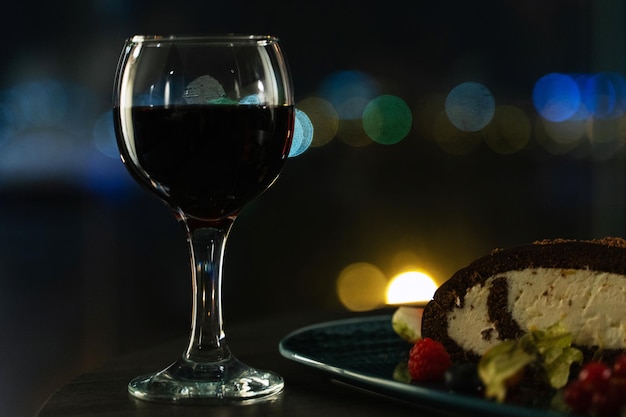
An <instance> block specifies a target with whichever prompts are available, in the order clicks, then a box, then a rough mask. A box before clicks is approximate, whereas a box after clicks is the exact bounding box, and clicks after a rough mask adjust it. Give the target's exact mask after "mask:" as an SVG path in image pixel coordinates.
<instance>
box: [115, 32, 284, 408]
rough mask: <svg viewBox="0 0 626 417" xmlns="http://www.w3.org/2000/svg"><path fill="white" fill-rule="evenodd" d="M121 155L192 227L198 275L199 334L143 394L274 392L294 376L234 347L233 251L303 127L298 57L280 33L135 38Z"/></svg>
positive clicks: (195, 316)
mask: <svg viewBox="0 0 626 417" xmlns="http://www.w3.org/2000/svg"><path fill="white" fill-rule="evenodd" d="M113 107H114V112H113V113H114V123H115V128H116V136H117V142H118V146H119V149H120V153H121V157H122V161H123V162H124V165H125V166H126V167H127V168H128V171H129V172H130V174H131V175H132V176H133V177H134V178H135V180H136V181H138V182H139V183H140V184H141V185H143V186H145V187H146V188H147V189H148V190H150V191H151V192H152V193H154V194H156V195H157V196H158V197H160V198H161V199H162V200H163V201H164V202H165V203H167V204H168V206H169V207H170V208H171V209H172V211H173V213H174V215H175V216H176V218H177V219H179V221H180V223H182V225H183V226H184V228H185V232H186V235H187V240H188V242H189V248H190V257H191V266H192V268H191V274H192V292H193V303H192V320H191V334H190V338H189V344H188V346H187V348H186V350H184V352H183V353H182V356H181V357H180V358H179V359H178V360H177V361H176V362H174V363H173V364H172V365H170V366H169V367H167V368H166V369H164V370H162V371H159V372H156V373H154V374H151V375H147V376H140V377H138V378H135V379H134V380H132V381H131V382H130V383H129V384H128V390H129V392H130V394H132V395H133V396H135V397H137V398H140V399H145V400H152V401H161V402H230V401H242V400H252V399H259V398H267V396H269V395H273V394H276V393H278V392H280V391H281V390H282V389H283V386H284V381H283V379H282V378H281V377H280V376H279V375H277V374H275V373H273V372H270V371H262V370H258V369H255V368H252V367H250V366H248V365H245V364H243V363H242V362H240V361H239V360H238V359H237V358H235V356H233V354H232V353H231V352H230V350H229V348H228V345H227V342H226V335H225V332H224V326H223V319H222V298H221V289H222V261H223V257H224V249H225V244H226V239H227V237H228V234H229V231H230V229H231V227H232V224H233V221H234V220H235V218H236V217H237V214H238V213H239V212H240V211H241V209H242V208H243V207H244V206H245V205H246V204H247V203H248V202H250V201H251V200H252V199H254V198H255V197H257V196H258V195H259V194H261V193H262V192H263V191H265V190H266V189H267V188H269V187H270V186H271V185H272V183H273V182H274V181H275V180H276V178H277V177H278V174H279V172H280V170H281V168H282V167H283V164H284V162H285V161H286V159H287V157H288V153H289V149H290V146H291V139H292V136H293V126H294V115H295V109H294V105H293V92H292V85H291V79H290V77H289V73H288V68H287V64H286V61H285V58H284V55H283V53H282V50H281V48H280V46H279V42H278V39H277V38H275V37H272V36H257V35H250V36H242V35H224V36H199V37H190V36H185V37H182V36H181V37H179V36H169V37H161V36H134V37H132V38H130V39H128V40H127V41H126V43H125V45H124V48H123V50H122V54H121V57H120V60H119V63H118V67H117V72H116V76H115V88H114V97H113Z"/></svg>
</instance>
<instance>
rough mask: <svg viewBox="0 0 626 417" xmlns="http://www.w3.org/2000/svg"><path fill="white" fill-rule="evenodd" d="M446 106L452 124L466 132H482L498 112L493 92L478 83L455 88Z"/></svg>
mask: <svg viewBox="0 0 626 417" xmlns="http://www.w3.org/2000/svg"><path fill="white" fill-rule="evenodd" d="M445 106H446V114H447V115H448V119H450V122H451V123H452V124H453V125H454V126H455V127H456V128H457V129H459V130H462V131H464V132H476V131H479V130H481V129H482V128H484V127H485V126H487V124H489V122H490V121H491V119H493V115H494V113H495V111H496V101H495V99H494V97H493V94H491V91H489V89H488V88H487V87H485V86H484V85H482V84H480V83H476V82H465V83H462V84H459V85H458V86H456V87H455V88H453V89H452V91H450V94H448V97H447V98H446V103H445Z"/></svg>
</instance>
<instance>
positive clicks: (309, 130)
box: [289, 109, 313, 158]
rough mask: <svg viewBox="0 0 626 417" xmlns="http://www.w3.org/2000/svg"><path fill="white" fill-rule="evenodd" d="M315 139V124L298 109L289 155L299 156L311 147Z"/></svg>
mask: <svg viewBox="0 0 626 417" xmlns="http://www.w3.org/2000/svg"><path fill="white" fill-rule="evenodd" d="M312 141H313V124H312V123H311V120H310V119H309V117H308V116H307V115H306V113H304V112H303V111H302V110H299V109H296V121H295V123H294V129H293V141H292V143H291V149H290V150H289V157H290V158H292V157H294V156H298V155H300V154H302V153H303V152H304V151H306V150H307V149H309V146H311V142H312Z"/></svg>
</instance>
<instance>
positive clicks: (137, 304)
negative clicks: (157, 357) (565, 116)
mask: <svg viewBox="0 0 626 417" xmlns="http://www.w3.org/2000/svg"><path fill="white" fill-rule="evenodd" d="M2 17H3V24H2V25H0V34H1V35H2V40H3V46H2V49H1V51H2V61H1V62H2V65H1V66H0V352H1V353H2V356H0V357H1V359H2V363H3V365H2V366H1V367H0V415H2V416H18V417H20V416H32V415H34V414H35V413H36V411H37V409H38V408H39V407H40V405H41V404H42V403H43V402H44V401H45V399H46V398H47V397H48V396H49V395H50V394H51V393H52V392H54V391H55V390H56V389H57V388H59V387H60V386H61V385H63V384H64V383H67V382H68V381H69V380H71V379H72V378H73V377H75V376H77V375H78V374H80V373H81V372H84V371H87V370H89V369H93V368H94V367H97V366H99V365H101V364H102V363H104V361H106V359H107V358H109V357H111V356H113V355H116V354H120V353H123V352H127V351H130V350H134V349H138V348H141V347H145V346H148V345H149V344H150V343H153V342H159V341H162V340H165V339H168V338H170V337H177V336H180V335H184V334H185V332H186V329H187V328H188V322H189V308H190V295H189V291H190V284H189V279H188V260H187V249H186V243H185V240H184V235H183V231H182V229H181V228H180V227H179V225H178V224H177V222H176V221H175V219H174V217H173V216H172V215H171V214H170V212H169V210H168V209H167V208H166V207H165V206H164V205H163V204H161V203H160V202H159V201H158V200H157V199H156V198H154V197H153V196H151V195H148V194H147V193H146V192H145V191H143V190H142V189H140V188H139V186H137V185H136V184H134V183H133V182H132V181H131V179H130V177H129V176H128V175H127V173H126V172H125V170H124V168H123V166H122V164H121V162H120V161H119V158H118V157H117V156H116V155H115V151H114V148H113V147H114V141H113V138H112V137H111V136H107V135H106V134H104V135H103V133H102V132H103V131H104V132H108V130H107V129H106V126H108V125H107V123H108V120H109V119H108V118H107V117H108V115H109V113H107V112H110V100H111V89H112V82H113V74H114V71H115V66H116V63H117V59H118V56H119V52H120V50H121V47H122V44H123V41H124V39H125V38H127V37H128V36H131V35H133V34H136V33H141V34H162V35H167V34H174V33H176V34H198V33H222V32H239V33H252V32H256V33H271V34H273V35H276V36H278V37H279V38H281V41H282V44H283V47H284V49H285V52H286V54H287V58H288V60H289V62H290V66H291V70H292V73H293V79H294V85H295V90H296V100H297V102H296V105H297V103H298V101H299V100H303V99H305V98H307V97H311V96H316V95H319V94H320V88H321V85H322V84H323V83H324V81H325V80H326V79H327V78H328V77H330V76H332V75H333V74H336V73H338V72H340V71H360V72H363V73H365V74H368V75H369V76H370V77H372V79H375V80H376V81H377V82H378V84H379V89H380V90H381V92H382V93H385V94H392V95H396V96H398V97H400V98H402V99H403V100H404V101H405V102H406V103H407V105H408V106H409V107H410V108H411V109H412V111H413V112H414V118H413V127H412V130H411V132H410V133H409V135H408V136H407V137H406V138H405V139H404V140H402V141H401V142H400V143H398V144H395V145H378V144H374V143H372V144H369V145H366V146H351V145H349V144H348V143H347V142H346V141H342V140H339V139H337V138H336V139H333V140H332V141H331V142H330V143H328V144H327V145H324V146H319V147H315V148H311V149H309V150H308V151H306V152H305V153H304V154H302V155H300V156H298V157H295V158H291V159H290V160H289V161H288V164H287V166H286V168H285V170H284V172H283V175H282V176H281V178H280V179H279V180H278V182H277V183H276V184H275V185H274V187H273V188H272V189H271V190H269V191H268V192H267V193H266V194H264V195H263V196H262V197H260V198H259V199H258V200H257V201H255V202H253V203H252V204H251V205H250V206H248V207H247V208H246V209H245V210H244V212H243V213H242V214H241V216H240V218H239V219H238V220H237V222H236V223H235V226H234V228H233V230H232V233H231V236H230V241H229V244H230V246H229V247H228V250H227V255H226V262H227V263H226V268H225V269H226V271H225V273H226V280H225V283H224V297H225V300H224V303H225V317H226V322H227V326H228V322H229V321H237V320H245V319H246V318H247V317H253V316H261V315H268V316H271V315H279V314H284V313H285V312H289V313H291V312H303V311H309V312H311V311H313V312H315V311H331V312H332V311H342V309H343V307H342V305H341V303H340V302H339V301H338V297H337V295H336V290H335V286H336V280H337V276H338V274H339V273H340V271H341V270H342V268H344V267H345V266H347V265H349V264H351V263H354V262H369V263H372V264H374V265H376V266H378V267H379V268H380V269H381V270H382V271H383V272H384V273H385V274H387V275H389V276H391V275H393V274H394V273H395V272H396V271H395V270H394V268H396V267H397V265H396V264H395V263H394V262H395V261H394V259H396V257H397V255H398V254H401V253H410V254H412V256H413V259H418V260H419V261H420V262H421V263H422V266H424V267H425V268H426V269H429V270H430V271H431V272H432V274H433V276H434V277H435V278H436V279H437V280H438V281H440V282H441V281H443V280H445V279H446V278H447V277H448V276H449V275H450V274H451V273H452V272H454V271H455V270H456V269H458V268H460V267H462V266H464V265H465V264H466V263H468V262H469V261H471V260H472V259H474V258H475V257H477V256H480V255H482V254H485V253H487V252H489V251H490V250H491V249H492V248H494V247H506V246H513V245H517V244H523V243H528V242H532V241H535V240H539V239H544V238H554V237H565V238H581V239H584V238H594V237H602V236H607V235H612V236H623V235H625V234H626V232H625V230H624V228H625V223H624V209H625V207H624V206H625V201H624V200H625V197H624V191H625V189H624V149H623V142H624V132H625V131H626V128H624V126H626V123H624V121H623V117H622V116H621V114H620V115H618V117H616V118H614V119H612V120H611V121H610V124H611V134H608V135H604V136H603V137H602V138H601V140H600V139H597V137H595V136H594V140H591V136H589V137H585V138H584V140H582V141H581V142H580V143H579V144H578V145H576V146H575V147H572V149H570V150H567V151H559V152H551V151H549V150H548V148H546V147H544V146H542V145H541V141H540V140H539V139H540V138H539V137H538V136H537V135H536V134H535V133H533V135H531V137H530V140H529V143H528V144H527V145H526V147H525V148H524V149H522V150H521V151H519V152H516V153H514V154H512V155H502V154H499V153H497V152H494V151H493V150H491V149H490V148H489V147H488V146H487V145H486V144H485V143H484V142H482V141H481V140H482V139H481V132H476V133H475V134H472V135H469V136H468V137H470V139H471V140H475V139H476V138H477V139H478V142H476V145H475V146H472V147H471V149H470V150H469V151H466V152H463V153H460V154H453V153H449V152H447V151H445V150H444V149H442V147H440V146H438V145H437V143H436V141H435V140H433V136H434V135H433V128H432V126H433V120H434V116H432V115H430V113H429V111H431V110H429V109H431V108H433V107H436V105H439V104H440V101H441V99H440V98H441V97H445V95H446V94H447V93H448V92H449V91H450V90H451V88H453V87H454V86H455V85H457V84H459V83H462V82H465V81H475V82H480V83H482V84H484V85H486V86H488V87H489V88H490V90H491V91H492V92H493V95H494V97H495V100H496V103H497V104H511V105H516V106H519V108H521V109H523V110H524V111H525V112H526V114H527V115H528V118H529V120H530V121H531V124H532V125H533V126H536V125H538V124H539V123H540V121H539V118H538V116H537V114H536V113H535V112H534V111H533V108H532V103H531V93H532V89H533V85H534V83H535V82H536V81H537V79H539V78H540V77H541V76H543V75H545V74H548V73H552V72H563V73H593V72H595V71H615V72H618V73H620V74H622V75H624V74H625V72H624V70H625V69H626V68H625V65H624V63H625V61H626V48H625V47H624V45H625V37H624V29H623V28H624V26H625V25H624V24H625V23H626V21H625V19H626V13H625V9H624V5H623V3H622V2H621V1H620V0H601V1H594V2H592V1H585V0H579V1H571V0H554V1H539V0H519V1H512V0H508V1H501V0H498V1H469V0H468V1H462V0H441V1H431V2H421V1H419V2H418V1H414V2H411V1H406V0H402V1H400V0H388V1H384V2H380V1H378V2H362V1H349V0H335V1H328V2H325V1H316V2H313V1H310V0H309V1H304V0H283V1H271V2H259V1H257V2H252V1H212V0H208V1H191V0H178V1H176V2H166V1H162V0H152V1H137V0H134V1H133V0H110V1H107V0H80V1H79V0H73V1H71V0H61V1H56V2H44V1H24V2H19V3H18V2H14V1H11V2H8V4H4V5H3V12H2ZM432 97H435V98H437V97H439V99H437V100H439V101H437V100H435V101H432V100H433V99H432ZM437 103H439V104H437ZM596 122H597V123H599V122H600V121H596ZM103 126H104V128H103ZM596 126H597V125H596ZM533 132H537V130H535V129H533Z"/></svg>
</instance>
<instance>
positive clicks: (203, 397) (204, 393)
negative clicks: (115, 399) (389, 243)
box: [128, 356, 285, 403]
mask: <svg viewBox="0 0 626 417" xmlns="http://www.w3.org/2000/svg"><path fill="white" fill-rule="evenodd" d="M284 385H285V384H284V381H283V378H282V377H281V376H279V375H277V374H275V373H273V372H269V371H261V370H258V369H255V368H251V367H250V366H248V365H245V364H243V363H241V362H240V361H239V360H237V359H236V358H234V357H232V356H231V357H230V358H229V359H227V360H225V361H221V362H218V363H210V364H204V363H193V362H192V363H189V362H186V361H183V360H179V361H177V362H175V363H173V364H172V365H170V366H169V367H167V368H166V369H164V370H162V371H160V372H157V373H155V374H151V375H144V376H140V377H138V378H135V379H133V380H132V381H131V382H130V383H129V384H128V392H129V393H130V394H131V395H133V396H134V397H136V398H139V399H141V400H147V401H156V402H166V403H229V402H252V401H258V400H262V399H269V398H271V396H273V395H275V394H278V393H279V392H281V391H282V390H283V387H284Z"/></svg>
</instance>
